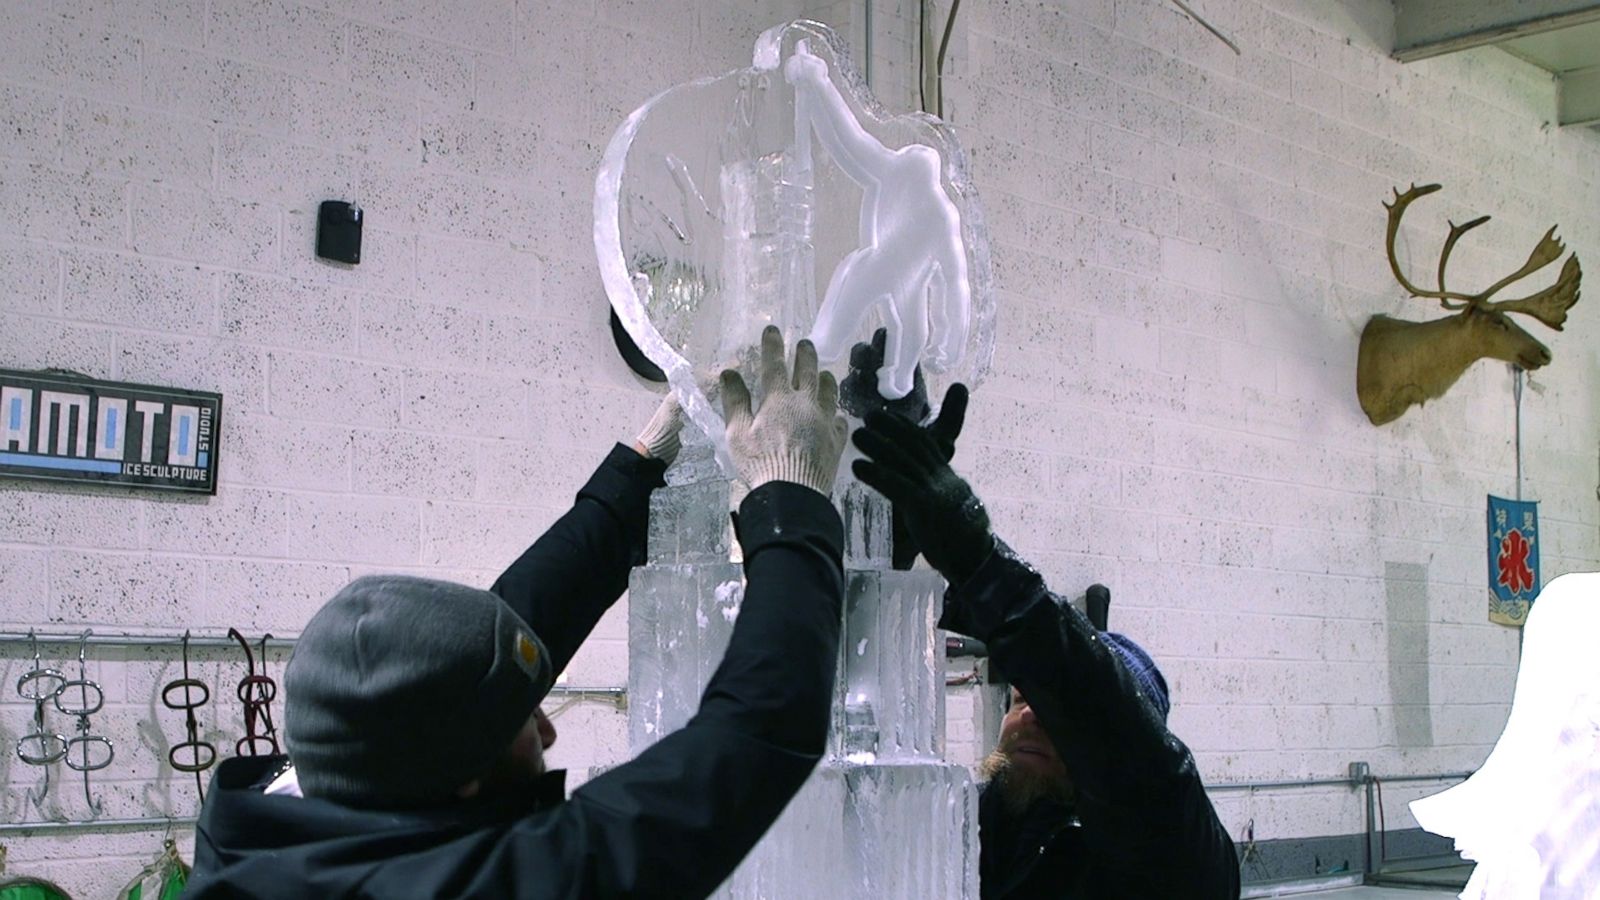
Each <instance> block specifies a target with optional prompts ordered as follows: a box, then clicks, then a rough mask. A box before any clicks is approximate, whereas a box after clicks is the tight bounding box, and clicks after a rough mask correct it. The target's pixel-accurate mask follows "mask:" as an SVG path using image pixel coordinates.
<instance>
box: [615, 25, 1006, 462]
mask: <svg viewBox="0 0 1600 900" xmlns="http://www.w3.org/2000/svg"><path fill="white" fill-rule="evenodd" d="M595 250H596V252H597V254H598V257H599V262H600V274H601V279H602V281H603V282H604V284H605V289H606V293H607V295H608V297H609V298H610V300H611V305H612V307H613V309H615V310H616V312H617V315H618V317H619V318H620V319H621V321H622V323H623V325H624V327H625V328H626V329H627V330H628V333H629V335H630V336H631V337H632V338H633V340H634V342H635V343H636V344H638V346H639V348H640V349H641V350H642V351H643V352H644V353H645V355H646V356H648V357H649V358H650V359H651V360H652V361H653V362H655V363H656V364H657V365H658V366H660V367H661V369H662V370H663V371H664V372H665V373H666V375H667V378H668V380H669V381H670V382H671V383H672V386H673V389H674V390H675V391H677V393H678V396H679V397H680V399H681V400H682V402H683V405H684V409H685V410H686V412H687V413H688V415H689V417H690V419H692V420H693V421H694V422H695V423H696V425H697V426H699V428H700V429H701V430H702V431H703V432H704V433H705V435H706V436H707V437H708V439H709V440H710V442H711V444H712V446H713V449H714V450H715V453H716V457H717V459H718V461H719V463H721V465H722V471H723V472H724V474H725V475H727V476H729V477H732V475H733V467H732V464H731V462H730V461H729V459H728V456H727V448H726V445H725V443H724V439H723V422H722V418H721V416H720V415H719V413H718V411H717V410H716V409H715V407H714V406H713V405H712V404H711V403H710V402H709V401H708V400H707V397H706V395H705V393H704V391H703V390H702V389H701V387H700V385H703V384H709V383H711V381H713V380H714V378H715V376H716V374H717V372H719V371H720V370H721V369H723V368H727V367H730V366H743V367H744V368H746V370H747V375H748V374H752V373H751V372H750V371H749V369H750V367H751V361H750V360H749V359H748V358H746V357H745V356H744V355H743V354H744V353H745V351H746V350H747V348H748V347H750V346H751V345H752V344H754V343H755V340H756V336H757V335H759V334H760V333H761V329H762V327H763V326H765V325H768V324H775V325H777V326H779V327H780V328H781V329H782V330H783V333H784V335H785V336H786V337H787V338H788V339H789V340H791V341H793V340H796V339H798V338H799V337H801V336H805V335H810V336H811V338H812V340H813V341H814V342H815V343H816V345H817V350H818V354H819V356H820V357H821V358H822V360H823V362H824V363H831V364H833V365H832V366H831V367H832V368H833V370H834V373H835V375H838V376H840V378H841V380H842V377H843V375H844V374H845V373H844V372H843V370H842V362H843V360H844V358H845V357H846V356H847V352H848V350H849V348H850V346H851V345H852V344H853V343H854V342H856V341H861V340H866V339H867V338H868V337H870V335H871V334H872V331H873V329H875V328H877V327H879V326H880V325H881V326H884V327H886V328H887V329H888V332H889V353H888V354H887V356H886V359H885V364H884V367H883V369H882V370H881V372H880V377H879V379H878V383H879V389H880V392H881V393H882V394H883V395H884V396H885V397H886V398H888V399H895V398H898V397H902V396H904V395H905V394H906V392H907V391H909V390H910V389H911V384H912V371H913V369H914V368H915V367H916V366H917V365H919V364H920V365H921V366H922V370H923V373H924V375H925V376H926V377H927V379H928V382H929V385H928V387H929V393H930V395H931V396H932V397H934V398H938V397H940V396H943V388H944V387H945V386H946V385H947V384H949V383H950V382H952V381H956V380H959V381H963V382H965V383H966V384H967V385H968V386H969V387H975V386H976V385H977V383H978V382H979V381H980V380H981V379H982V377H983V374H984V372H985V371H986V370H987V368H988V365H989V360H990V357H991V355H992V353H993V342H994V302H993V297H992V288H991V284H990V273H989V259H988V243H987V236H986V231H985V229H984V226H983V223H982V217H981V214H980V212H979V208H978V205H977V200H976V194H975V191H974V189H973V186H972V183H971V181H970V179H969V178H968V175H967V171H966V163H965V157H964V155H963V153H962V152H961V149H960V145H959V144H958V143H957V141H956V139H955V136H954V134H953V133H952V132H951V131H950V129H949V128H948V127H946V126H945V125H944V123H943V122H941V121H939V120H938V119H935V118H933V117H931V116H928V115H925V114H922V113H915V114H907V115H900V116H891V115H889V114H888V113H887V112H885V111H884V110H883V109H882V107H880V106H879V105H878V103H877V101H876V100H875V99H874V98H873V97H872V95H871V93H870V92H869V91H868V90H867V88H866V87H865V85H864V84H863V83H862V81H861V79H860V78H859V76H858V75H857V74H856V72H855V69H854V67H853V66H852V65H851V63H850V61H849V58H848V56H847V55H846V53H845V52H844V49H843V45H842V43H841V42H840V41H839V39H838V38H837V37H836V36H835V35H834V33H833V32H832V31H831V30H829V29H828V28H827V27H826V26H824V25H820V24H817V23H814V22H806V21H799V22H791V23H789V24H786V25H782V26H778V27H776V28H772V29H769V30H768V31H766V32H765V33H763V34H762V35H761V37H760V38H759V39H758V40H757V41H756V45H755V54H754V61H753V64H752V65H751V66H750V67H749V68H746V69H740V70H736V71H733V72H729V73H727V74H725V75H722V76H719V77H710V78H705V79H701V80H698V81H694V82H690V83H688V84H683V85H679V86H677V87H674V88H670V89H668V90H666V91H664V92H662V93H661V94H658V95H657V96H655V97H654V98H652V99H651V100H649V101H648V102H646V103H645V104H644V105H643V106H641V107H639V108H638V109H637V110H635V111H634V112H633V113H632V114H631V115H630V116H629V117H628V119H627V120H626V121H625V122H624V123H623V124H622V126H621V127H620V128H619V129H618V130H617V132H616V134H615V136H614V137H613V138H612V139H611V142H610V144H609V146H608V147H607V148H606V152H605V156H604V159H603V160H602V163H601V169H600V173H599V175H598V177H597V178H596V182H595ZM819 284H825V285H827V288H826V291H825V293H824V294H823V295H822V296H821V297H818V292H817V285H819ZM747 380H749V381H750V382H751V383H755V379H753V378H747Z"/></svg>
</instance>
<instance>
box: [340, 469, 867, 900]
mask: <svg viewBox="0 0 1600 900" xmlns="http://www.w3.org/2000/svg"><path fill="white" fill-rule="evenodd" d="M738 523H739V525H738V527H739V539H740V544H741V545H742V546H743V548H744V554H745V564H744V566H745V582H746V587H745V595H744V600H743V602H742V604H741V607H740V612H739V618H738V621H737V622H736V623H735V625H734V629H733V635H732V637H731V638H730V640H729V644H728V650H727V652H726V654H725V655H724V656H723V660H722V664H721V665H720V666H719V667H718V669H717V671H716V672H715V674H713V675H712V678H711V681H710V683H709V684H707V686H706V691H705V694H704V696H703V697H702V699H701V703H700V709H699V711H698V712H697V713H696V714H695V716H694V717H693V718H692V719H690V720H689V722H688V723H687V724H686V725H684V727H683V728H681V729H679V730H678V731H676V732H673V733H672V734H670V735H667V736H666V737H665V738H663V739H662V740H660V741H658V742H657V743H656V744H654V745H652V746H651V747H650V748H649V749H647V750H645V751H644V752H643V753H641V754H640V755H639V757H638V758H637V759H635V760H633V761H632V762H629V763H627V764H625V765H622V766H618V767H617V768H615V769H612V770H611V771H609V772H606V773H605V774H603V775H601V776H599V777H598V778H595V779H594V780H593V781H590V782H589V783H587V784H585V785H583V786H582V787H580V788H579V789H578V790H577V791H575V792H574V793H573V795H572V798H571V800H569V801H568V802H566V803H564V804H561V805H560V806H558V807H556V808H555V809H552V810H547V811H544V812H540V813H536V814H534V815H531V816H528V817H527V818H525V819H522V820H519V821H517V822H515V823H513V824H511V825H509V826H506V827H504V828H498V829H490V830H484V831H478V832H474V833H470V834H465V835H463V836H462V837H461V838H460V839H458V840H454V841H449V842H447V843H444V844H441V845H439V846H438V847H435V848H431V849H429V850H428V851H425V852H423V853H419V854H416V855H414V856H412V857H410V858H408V859H407V860H406V861H405V863H404V864H398V863H397V864H394V865H390V866H386V867H384V869H383V870H382V872H381V873H380V874H378V875H377V876H376V877H374V878H373V879H371V880H369V881H368V882H367V884H365V885H364V886H363V889H364V890H363V895H364V896H373V897H383V896H452V897H463V898H490V897H511V896H516V897H561V898H605V897H672V898H690V897H703V896H705V895H707V894H709V893H710V892H711V891H712V890H714V889H715V888H716V887H717V885H719V884H721V883H722V881H723V880H724V879H726V878H727V877H728V875H729V874H731V873H732V871H733V869H734V868H735V867H736V866H737V865H738V864H739V862H740V861H741V860H742V859H743V858H744V857H745V855H746V854H747V853H749V851H750V849H751V848H752V847H753V846H754V845H755V843H756V841H757V840H759V839H760V838H761V836H762V835H763V834H765V833H766V831H767V829H768V828H769V827H770V826H771V825H772V823H773V822H774V821H775V820H776V819H777V817H778V814H779V813H781V812H782V811H783V808H784V806H785V805H787V804H788V802H789V800H790V798H792V797H793V796H794V794H795V792H796V791H798V790H799V789H800V786H801V784H802V783H804V781H805V780H806V777H807V776H808V775H809V774H810V773H811V771H812V769H813V768H814V767H815V766H816V764H817V762H818V760H820V759H821V756H822V752H823V749H824V745H825V743H826V738H827V731H828V715H829V709H830V707H831V701H832V688H833V675H834V666H835V659H836V653H837V648H838V643H839V627H840V619H841V608H842V604H843V594H844V574H843V567H842V556H843V532H844V529H843V525H842V523H841V522H840V520H839V515H838V513H837V512H836V511H835V510H834V508H833V506H832V504H831V503H829V501H828V499H827V498H826V497H824V496H822V495H821V494H819V493H817V492H816V491H813V490H811V489H809V488H804V487H801V486H799V485H795V484H788V483H785V482H773V483H770V484H766V485H763V486H761V487H759V488H757V489H756V490H754V491H751V493H750V495H749V497H747V498H746V499H745V501H744V503H743V504H742V505H741V508H740V514H739V519H738ZM552 652H554V651H552Z"/></svg>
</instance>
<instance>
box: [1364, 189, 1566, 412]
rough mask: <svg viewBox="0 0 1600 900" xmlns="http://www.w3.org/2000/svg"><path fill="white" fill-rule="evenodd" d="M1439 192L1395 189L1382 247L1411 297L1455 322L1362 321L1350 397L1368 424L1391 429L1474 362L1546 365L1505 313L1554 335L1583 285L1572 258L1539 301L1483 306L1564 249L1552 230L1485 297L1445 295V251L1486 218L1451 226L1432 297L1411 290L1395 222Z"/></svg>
mask: <svg viewBox="0 0 1600 900" xmlns="http://www.w3.org/2000/svg"><path fill="white" fill-rule="evenodd" d="M1438 189H1439V185H1437V184H1430V185H1425V186H1423V187H1420V188H1419V187H1417V186H1416V185H1412V186H1411V189H1410V190H1408V191H1406V192H1405V193H1403V194H1402V193H1400V191H1398V190H1396V191H1395V195H1394V202H1393V203H1385V204H1384V206H1385V207H1386V208H1388V210H1389V235H1388V239H1387V242H1386V243H1387V248H1388V252H1389V268H1391V269H1393V270H1394V277H1395V279H1396V280H1398V281H1399V282H1400V286H1401V287H1403V288H1405V289H1406V291H1407V292H1409V293H1410V294H1411V296H1413V297H1423V298H1433V299H1436V300H1438V301H1439V305H1440V306H1443V307H1444V308H1445V309H1447V310H1450V311H1452V312H1454V313H1455V315H1453V316H1447V317H1445V318H1443V319H1434V320H1432V321H1429V322H1407V321H1405V320H1402V319H1394V318H1390V317H1389V316H1373V317H1372V318H1371V319H1370V320H1369V321H1368V322H1367V327H1366V328H1365V329H1363V330H1362V332H1361V349H1360V353H1359V355H1358V357H1357V360H1356V396H1357V397H1359V398H1360V400H1361V409H1362V411H1363V412H1365V413H1366V414H1367V418H1368V419H1370V420H1372V424H1374V425H1382V424H1384V423H1386V422H1393V421H1394V420H1395V419H1398V418H1400V416H1401V415H1403V414H1404V413H1405V411H1406V410H1407V409H1409V408H1410V407H1411V406H1412V404H1419V403H1423V402H1425V401H1428V400H1433V399H1435V398H1437V397H1442V396H1444V392H1445V391H1447V390H1449V389H1450V386H1451V385H1452V384H1455V383H1456V379H1458V378H1460V377H1461V373H1462V372H1465V371H1466V370H1467V367H1468V366H1470V365H1472V364H1473V363H1475V362H1477V361H1478V360H1480V359H1484V358H1488V359H1499V360H1504V361H1505V362H1508V363H1511V364H1512V365H1514V366H1519V367H1521V368H1523V369H1537V368H1539V367H1540V366H1542V365H1544V364H1545V363H1548V362H1549V361H1550V349H1549V348H1548V347H1546V346H1545V345H1543V344H1541V343H1539V341H1538V340H1536V339H1535V338H1534V337H1533V335H1531V334H1529V333H1527V332H1526V331H1523V330H1522V327H1521V326H1519V325H1518V324H1517V323H1516V322H1515V321H1513V320H1512V318H1511V316H1510V313H1522V314H1523V315H1527V316H1532V317H1533V318H1535V319H1538V320H1539V321H1540V322H1543V323H1544V324H1545V325H1548V326H1549V327H1551V328H1554V329H1555V330H1557V331H1560V330H1562V326H1563V324H1564V323H1565V322H1566V321H1567V310H1568V309H1570V308H1571V307H1572V305H1573V304H1574V303H1577V302H1578V283H1579V282H1580V281H1582V280H1583V271H1582V270H1581V269H1580V268H1579V267H1578V257H1577V255H1576V254H1574V255H1572V256H1570V257H1568V258H1567V262H1566V264H1565V265H1563V266H1562V267H1561V275H1560V277H1558V278H1557V279H1556V283H1555V284H1553V285H1551V286H1550V287H1547V288H1545V289H1544V290H1542V291H1540V292H1538V293H1537V294H1531V295H1529V296H1527V297H1521V298H1519V299H1516V300H1495V301H1490V299H1489V298H1490V297H1493V296H1494V295H1495V294H1497V293H1499V291H1500V289H1501V288H1504V287H1505V286H1506V285H1509V284H1511V283H1512V282H1514V281H1517V280H1519V279H1522V278H1526V277H1528V276H1529V275H1532V274H1533V273H1534V272H1537V271H1539V270H1540V269H1542V268H1544V267H1545V266H1548V265H1549V264H1551V263H1553V262H1555V261H1556V260H1557V259H1559V258H1560V257H1561V254H1563V253H1565V252H1566V247H1565V246H1564V245H1563V244H1562V243H1561V241H1560V240H1559V239H1558V238H1556V236H1555V233H1556V230H1555V228H1551V229H1550V230H1549V231H1547V232H1545V235H1544V237H1543V238H1541V239H1540V240H1539V244H1538V246H1536V247H1534V248H1533V252H1532V253H1531V254H1529V256H1528V261H1527V262H1525V263H1523V264H1522V268H1520V269H1518V270H1517V271H1515V272H1512V273H1511V274H1510V275H1507V276H1506V277H1504V278H1502V279H1500V280H1499V281H1496V282H1495V283H1494V284H1491V285H1489V287H1488V288H1487V289H1486V290H1484V291H1482V292H1480V293H1476V294H1468V293H1463V292H1460V291H1452V290H1448V289H1446V288H1445V283H1444V270H1445V266H1446V265H1447V264H1449V262H1450V251H1451V250H1454V249H1455V246H1456V242H1457V241H1459V240H1461V236H1462V235H1464V234H1466V233H1467V232H1469V231H1471V230H1472V229H1474V228H1477V227H1478V226H1479V225H1482V224H1483V223H1485V222H1487V221H1489V217H1488V216H1480V217H1479V218H1476V219H1473V220H1472V221H1470V222H1466V223H1464V224H1461V225H1457V224H1455V223H1454V222H1451V223H1450V236H1449V237H1447V238H1445V240H1444V249H1443V250H1441V251H1440V252H1439V288H1438V290H1433V291H1429V290H1423V289H1422V288H1419V287H1417V286H1416V285H1414V284H1412V283H1411V282H1410V281H1409V280H1408V279H1407V278H1406V276H1405V273H1404V272H1402V271H1400V263H1399V262H1398V261H1397V260H1396V259H1395V256H1394V236H1395V233H1396V232H1397V231H1399V230H1400V217H1401V216H1403V215H1405V211H1406V207H1408V206H1410V205H1411V201H1413V200H1415V199H1417V198H1418V197H1422V196H1426V195H1428V194H1431V193H1433V192H1434V191H1437V190H1438Z"/></svg>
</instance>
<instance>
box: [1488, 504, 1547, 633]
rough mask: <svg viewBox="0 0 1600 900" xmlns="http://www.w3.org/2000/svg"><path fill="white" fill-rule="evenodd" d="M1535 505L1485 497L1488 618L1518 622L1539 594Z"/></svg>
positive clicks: (1537, 534)
mask: <svg viewBox="0 0 1600 900" xmlns="http://www.w3.org/2000/svg"><path fill="white" fill-rule="evenodd" d="M1539 585H1540V581H1539V504H1538V501H1535V500H1506V499H1503V498H1501V497H1496V496H1494V495H1492V494H1491V495H1490V496H1489V621H1491V622H1499V623H1500V624H1502V625H1521V624H1522V623H1523V622H1524V621H1526V620H1527V618H1528V607H1529V605H1530V604H1532V603H1533V600H1534V598H1535V597H1537V596H1539Z"/></svg>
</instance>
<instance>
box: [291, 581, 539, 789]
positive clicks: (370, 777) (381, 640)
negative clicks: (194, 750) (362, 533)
mask: <svg viewBox="0 0 1600 900" xmlns="http://www.w3.org/2000/svg"><path fill="white" fill-rule="evenodd" d="M554 674H555V673H554V672H552V671H551V662H550V655H549V653H547V652H546V651H545V647H544V644H543V643H542V642H540V640H539V637H538V636H537V635H535V634H534V633H533V629H531V628H529V627H528V625H527V623H526V622H524V621H523V620H522V619H521V618H519V617H518V616H517V614H516V613H515V612H514V611H512V609H511V607H509V606H507V605H506V603H505V601H504V600H501V599H500V598H499V597H497V596H495V595H494V594H492V593H490V592H488V591H480V590H477V589H475V588H469V587H467V586H466V585H462V584H453V583H451V582H447V581H431V580H428V579H424V578H410V577H405V576H399V575H382V576H368V577H365V578H359V579H356V580H355V581H352V582H351V583H350V584H348V585H346V586H345V588H344V589H343V590H341V591H339V593H337V594H335V595H334V597H333V599H332V600H329V601H328V602H327V604H326V605H324V606H323V607H322V609H321V610H318V612H317V614H316V615H314V616H312V617H311V621H310V622H308V623H306V627H305V630H304V631H303V632H302V633H301V635H300V640H299V641H298V642H297V643H296V645H295V648H294V654H293V655H292V656H290V657H289V664H288V666H287V668H286V669H285V670H284V676H283V682H284V690H285V692H286V693H285V710H284V715H285V719H284V739H285V742H286V743H287V744H288V749H289V758H290V760H291V761H292V762H293V763H294V765H295V771H296V773H297V774H298V776H299V779H300V787H301V789H302V790H303V791H305V794H306V796H308V797H319V798H322V799H326V800H332V801H334V802H336V803H343V804H346V805H350V806H361V807H369V808H391V809H395V808H405V807H416V806H428V805H433V804H437V803H442V802H446V801H448V800H450V799H451V798H452V797H453V796H454V794H455V791H456V790H457V789H458V788H460V787H461V786H462V785H464V784H466V783H467V782H468V781H471V780H472V779H473V778H476V777H478V776H480V775H482V774H484V772H486V771H488V769H489V768H490V766H492V765H493V764H494V762H495V760H497V759H498V758H499V757H500V755H501V754H502V753H504V752H505V750H506V748H507V747H509V746H510V744H511V741H512V739H513V738H515V737H516V735H517V732H518V731H520V730H521V728H522V726H523V725H524V724H525V723H526V722H527V720H528V717H529V716H530V715H532V714H533V711H534V709H535V708H536V707H537V706H538V705H539V701H540V700H542V699H544V695H545V693H546V692H548V691H549V689H550V684H551V682H552V680H553V679H554Z"/></svg>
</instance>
